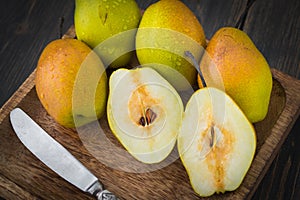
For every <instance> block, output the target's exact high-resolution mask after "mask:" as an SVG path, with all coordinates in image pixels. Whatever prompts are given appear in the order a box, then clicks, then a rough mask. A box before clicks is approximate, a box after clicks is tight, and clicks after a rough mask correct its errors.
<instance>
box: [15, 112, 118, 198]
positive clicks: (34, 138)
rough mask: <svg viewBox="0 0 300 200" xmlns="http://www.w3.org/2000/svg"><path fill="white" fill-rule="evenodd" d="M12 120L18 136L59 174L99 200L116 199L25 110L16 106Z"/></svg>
mask: <svg viewBox="0 0 300 200" xmlns="http://www.w3.org/2000/svg"><path fill="white" fill-rule="evenodd" d="M10 121H11V124H12V127H13V129H14V131H15V133H16V135H17V136H18V138H19V139H20V140H21V142H22V143H23V144H24V145H25V146H26V147H27V149H28V150H29V151H31V152H32V153H33V154H34V155H35V156H36V157H37V158H38V159H39V160H40V161H42V162H43V163H44V164H45V165H47V166H48V167H49V168H50V169H51V170H53V171H54V172H55V173H57V174H58V175H59V176H61V177H62V178H64V179H65V180H66V181H68V182H69V183H71V184H73V185H74V186H76V187H77V188H79V189H80V190H82V191H84V192H87V193H89V194H90V195H93V196H94V197H95V198H96V199H98V200H108V199H110V200H114V199H117V197H116V196H115V195H114V194H113V193H111V192H109V191H108V190H106V189H104V186H103V184H102V183H101V182H100V181H99V180H98V178H97V177H96V176H94V175H93V174H92V173H91V172H90V171H89V170H88V169H87V168H86V167H85V166H84V165H83V164H82V163H81V162H79V161H78V160H77V159H76V158H75V157H74V156H73V155H72V154H71V153H70V152H69V151H68V150H67V149H65V148H64V147H63V146H62V145H61V144H60V143H58V142H57V141H56V140H54V139H53V138H52V137H51V136H50V135H49V134H48V133H47V132H46V131H44V130H43V129H42V128H41V127H40V126H39V125H38V124H37V123H36V122H35V121H33V120H32V119H31V118H30V117H29V116H28V115H27V114H26V113H25V112H24V111H23V110H21V109H20V108H15V109H13V110H12V111H11V112H10Z"/></svg>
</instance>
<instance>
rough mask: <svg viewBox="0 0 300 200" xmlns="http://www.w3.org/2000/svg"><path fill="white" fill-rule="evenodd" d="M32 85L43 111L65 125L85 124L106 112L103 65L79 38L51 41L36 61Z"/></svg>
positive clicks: (105, 85) (105, 79)
mask: <svg viewBox="0 0 300 200" xmlns="http://www.w3.org/2000/svg"><path fill="white" fill-rule="evenodd" d="M35 84H36V91H37V95H38V98H39V100H40V102H41V103H42V105H43V106H44V108H45V109H46V111H47V112H48V113H49V115H50V116H52V117H53V118H54V120H55V121H57V122H58V123H59V124H61V125H63V126H65V127H70V128H73V127H75V126H81V125H84V124H86V123H89V122H91V121H94V120H97V119H98V118H100V117H102V116H103V115H104V113H105V108H106V99H107V93H108V91H107V89H108V88H107V76H106V72H105V68H104V66H103V63H102V62H101V60H100V59H99V57H98V56H97V54H96V53H94V52H93V51H92V50H91V49H90V48H89V47H88V46H87V45H86V44H84V43H83V42H81V41H79V40H76V39H57V40H54V41H52V42H50V43H49V44H48V45H47V46H46V47H45V48H44V49H43V52H42V53H41V56H40V58H39V60H38V64H37V71H36V77H35Z"/></svg>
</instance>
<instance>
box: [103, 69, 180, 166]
mask: <svg viewBox="0 0 300 200" xmlns="http://www.w3.org/2000/svg"><path fill="white" fill-rule="evenodd" d="M109 85H110V88H109V97H108V103H107V118H108V122H109V126H110V128H111V130H112V132H113V133H114V135H115V136H116V137H117V138H118V140H119V141H120V143H121V144H122V145H123V146H124V147H125V149H126V150H127V151H128V152H129V153H130V154H132V155H133V156H134V157H135V158H136V159H137V160H139V161H141V162H144V163H158V162H160V161H162V160H163V159H165V158H166V157H167V156H168V155H169V154H170V152H171V151H172V149H173V148H174V145H175V142H176V139H177V135H178V132H179V130H180V126H181V121H182V116H183V104H182V100H181V98H180V96H179V95H178V93H177V92H176V90H175V89H174V88H173V87H172V86H171V85H170V84H169V83H168V82H167V81H166V80H165V79H164V78H162V77H161V76H160V75H159V74H158V73H157V72H156V71H155V70H153V69H151V68H146V67H144V68H136V69H132V70H128V69H118V70H116V71H115V72H113V73H112V75H111V77H110V80H109Z"/></svg>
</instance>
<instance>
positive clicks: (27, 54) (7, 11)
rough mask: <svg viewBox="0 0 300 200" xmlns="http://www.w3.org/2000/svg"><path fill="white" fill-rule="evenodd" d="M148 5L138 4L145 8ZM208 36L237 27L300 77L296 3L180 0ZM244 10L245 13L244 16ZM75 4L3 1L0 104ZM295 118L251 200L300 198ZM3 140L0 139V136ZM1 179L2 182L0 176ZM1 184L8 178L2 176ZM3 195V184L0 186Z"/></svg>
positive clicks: (273, 61) (299, 130)
mask: <svg viewBox="0 0 300 200" xmlns="http://www.w3.org/2000/svg"><path fill="white" fill-rule="evenodd" d="M151 2H154V1H143V0H139V1H138V3H139V6H140V7H141V8H146V7H147V6H148V5H149V4H150V3H151ZM184 2H185V3H186V4H187V5H188V6H189V7H190V8H191V10H192V11H194V13H195V14H196V15H197V17H198V18H199V20H200V22H201V23H202V25H203V27H204V30H205V33H206V35H207V38H208V39H209V38H210V37H211V36H212V35H213V33H214V32H215V31H216V30H217V29H218V28H220V27H222V26H237V25H238V26H239V27H240V28H241V29H243V30H244V31H245V32H246V33H248V35H249V36H250V37H251V38H252V40H253V41H254V43H255V44H256V46H257V47H258V49H259V50H260V51H261V52H262V53H263V54H264V55H265V57H266V59H267V60H268V62H269V64H270V66H271V67H272V68H276V69H278V70H280V71H282V72H284V73H286V74H289V75H290V76H293V77H295V78H297V79H300V13H299V10H300V1H298V0H284V1H283V0H268V1H263V0H254V1H252V0H248V1H247V0H227V1H224V0H201V1H196V0H184ZM245 10H246V12H244V11H245ZM73 14H74V1H73V0H66V1H60V0H51V1H46V0H7V1H3V2H2V6H1V7H0V27H1V29H0V106H2V105H3V104H4V103H5V102H6V101H7V100H8V98H9V97H10V96H11V95H12V94H13V93H14V92H15V91H16V90H17V88H18V87H19V86H20V85H21V84H22V83H23V82H24V80H25V79H26V78H27V77H28V76H29V75H30V74H31V73H32V71H33V70H34V69H35V67H36V64H37V60H38V58H39V55H40V53H41V51H42V49H43V48H44V47H45V45H46V44H47V43H48V42H50V41H51V40H53V39H56V38H59V37H61V35H62V34H63V33H65V32H66V31H67V29H68V28H69V27H70V26H71V25H72V24H73ZM299 122H300V119H299V118H298V119H297V121H296V123H295V125H294V127H293V128H292V130H291V132H290V134H289V135H288V137H287V139H286V141H284V143H283V146H282V147H281V149H280V151H279V153H278V155H277V156H276V158H275V160H274V161H273V163H272V164H271V166H270V168H269V170H268V172H267V174H266V175H265V177H264V178H263V180H262V181H261V183H260V184H259V186H258V188H257V191H256V192H255V195H254V196H253V199H300V155H299V152H300V127H299V125H300V123H299ZM0 140H1V138H0ZM1 177H3V178H1ZM0 178H1V179H0V180H2V181H3V180H6V179H5V174H0ZM1 187H2V189H1V190H0V191H2V192H1V193H0V197H3V198H4V197H7V196H8V195H7V194H4V193H3V191H5V188H3V187H5V183H1V184H0V188H1Z"/></svg>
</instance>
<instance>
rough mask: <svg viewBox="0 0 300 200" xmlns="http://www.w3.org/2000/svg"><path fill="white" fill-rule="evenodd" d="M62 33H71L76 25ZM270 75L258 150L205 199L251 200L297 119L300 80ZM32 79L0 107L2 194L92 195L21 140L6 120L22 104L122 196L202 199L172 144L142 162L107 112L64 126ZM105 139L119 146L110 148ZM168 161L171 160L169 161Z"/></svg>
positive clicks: (257, 126)
mask: <svg viewBox="0 0 300 200" xmlns="http://www.w3.org/2000/svg"><path fill="white" fill-rule="evenodd" d="M64 37H74V29H73V28H71V29H70V30H69V32H68V33H67V34H66V35H65V36H64ZM272 74H273V90H272V94H271V102H270V106H269V111H268V114H267V117H266V118H265V119H264V120H263V121H262V122H259V123H256V124H254V127H255V129H256V133H257V150H256V153H255V157H254V160H253V162H252V165H251V167H250V169H249V171H248V173H247V174H246V176H245V179H244V180H243V182H242V184H241V186H240V187H239V188H238V189H237V190H235V191H233V192H226V193H225V194H215V195H213V196H211V197H209V198H208V199H226V198H227V199H242V198H244V199H250V198H251V196H252V195H253V194H254V192H255V190H256V188H257V186H258V185H259V183H260V181H261V180H262V178H263V177H264V175H265V173H266V171H267V170H268V168H269V166H270V164H271V163H272V161H273V159H274V157H275V156H276V154H277V153H278V151H279V149H280V147H281V145H282V144H283V142H284V140H285V138H286V137H287V135H288V134H289V131H290V129H291V128H292V126H293V124H294V122H295V120H296V119H297V118H298V116H299V113H300V81H299V80H296V79H294V78H292V77H290V76H288V75H286V74H283V73H282V72H280V71H278V70H276V69H272ZM34 79H35V71H34V72H33V73H32V74H31V75H30V76H29V77H28V79H27V80H26V81H25V82H24V83H23V84H22V86H21V87H20V88H19V89H18V90H17V91H16V92H15V94H14V95H13V96H12V97H11V98H10V99H9V100H8V101H7V102H6V103H5V104H4V106H3V107H2V108H1V110H0V152H1V154H0V196H2V197H4V198H7V199H40V198H45V199H92V198H91V197H90V196H88V195H87V194H85V193H83V192H81V191H80V190H79V189H77V188H75V187H74V186H72V185H71V184H69V183H67V182H66V181H64V180H63V179H62V178H60V177H59V176H58V175H56V174H55V173H54V172H52V171H51V170H50V169H49V168H48V167H47V166H45V165H44V164H43V163H41V162H40V161H39V160H38V159H37V158H35V157H34V155H33V154H31V153H30V152H29V151H28V150H27V149H26V147H24V146H23V145H22V143H21V142H20V141H19V139H18V138H17V136H16V135H15V133H14V131H13V129H12V127H11V124H10V121H9V113H10V111H11V110H12V109H13V108H15V107H20V108H22V109H23V110H24V111H25V112H26V113H28V114H29V115H30V116H31V117H32V118H33V119H34V120H35V121H36V122H37V123H38V124H40V125H41V127H42V128H44V129H45V130H46V131H47V132H48V133H49V134H50V135H51V136H52V137H54V138H55V139H56V140H57V141H58V142H59V143H61V144H62V145H63V146H65V147H66V148H67V149H68V150H69V151H70V152H71V153H72V154H73V155H74V156H75V157H76V158H77V159H78V160H80V161H81V162H82V163H83V164H84V165H85V166H86V167H87V168H88V169H89V170H91V172H92V173H94V174H95V175H96V176H97V177H98V178H99V179H100V180H101V181H102V182H103V184H104V185H105V186H106V187H107V189H109V190H111V191H112V192H114V193H115V194H117V195H118V196H119V197H122V199H199V198H200V197H198V196H197V194H196V193H195V192H194V191H193V189H192V188H191V185H190V182H189V178H188V176H187V173H186V171H185V169H184V167H183V165H182V163H181V161H180V159H179V158H178V153H177V151H176V148H174V151H173V152H172V153H171V155H170V156H169V157H168V158H167V160H166V161H164V162H162V163H161V164H156V165H146V164H142V163H139V162H137V161H136V160H134V159H133V158H132V157H131V156H130V155H129V154H128V153H126V152H125V151H123V148H122V146H121V145H120V143H119V142H118V141H117V139H116V138H115V137H114V136H113V134H112V133H111V130H110V129H109V126H108V123H107V119H106V116H104V117H103V118H102V119H100V120H99V121H97V122H94V123H91V124H89V125H87V126H84V127H82V128H81V129H79V130H75V129H67V128H64V127H62V126H60V125H58V124H57V123H56V122H55V121H54V120H53V119H52V118H51V117H50V116H49V115H48V114H47V112H46V111H45V110H44V108H43V107H42V105H41V103H40V102H39V100H38V98H37V94H36V91H35V83H34ZM99 125H100V127H101V128H102V130H103V131H104V133H102V136H99V133H98V132H97V130H99ZM100 135H101V134H100ZM103 136H105V137H103ZM103 138H104V139H106V138H107V141H104V139H103ZM102 139H103V140H102ZM103 141H104V142H103ZM108 143H109V144H112V145H114V146H116V147H118V149H120V151H113V150H111V149H110V148H109V146H107V145H106V144H108ZM124 152H125V153H124ZM168 161H173V162H171V164H168ZM206 199H207V198H206Z"/></svg>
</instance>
